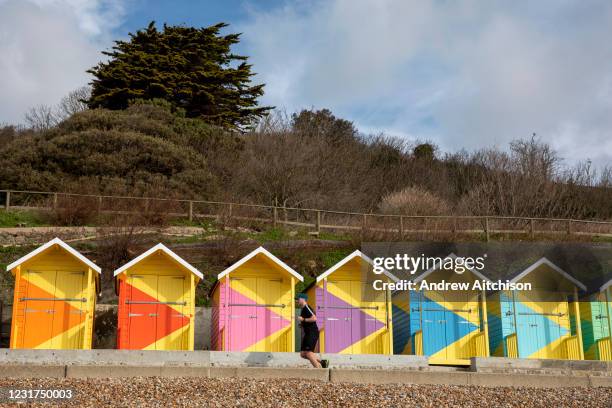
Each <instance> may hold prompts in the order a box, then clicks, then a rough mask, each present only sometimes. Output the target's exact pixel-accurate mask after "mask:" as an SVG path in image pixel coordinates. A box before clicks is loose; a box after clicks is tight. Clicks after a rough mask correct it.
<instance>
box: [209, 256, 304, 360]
mask: <svg viewBox="0 0 612 408" xmlns="http://www.w3.org/2000/svg"><path fill="white" fill-rule="evenodd" d="M217 278H218V280H217V282H216V283H215V285H214V287H213V289H212V299H213V311H212V329H211V345H212V348H213V349H214V350H223V351H268V352H271V351H291V352H292V351H295V301H294V298H295V285H296V284H297V282H302V281H303V280H304V278H303V277H302V276H301V275H300V274H299V273H297V272H296V271H294V270H293V269H292V268H290V267H289V266H288V265H286V264H285V263H284V262H283V261H281V260H280V259H278V258H277V257H276V256H274V255H272V254H271V253H270V252H268V251H267V250H266V249H264V248H262V247H259V248H257V249H256V250H254V251H253V252H251V253H249V254H248V255H247V256H245V257H244V258H242V259H241V260H239V261H238V262H236V263H235V264H233V265H232V266H230V267H229V268H227V269H226V270H224V271H223V272H221V273H220V274H219V275H218V276H217Z"/></svg>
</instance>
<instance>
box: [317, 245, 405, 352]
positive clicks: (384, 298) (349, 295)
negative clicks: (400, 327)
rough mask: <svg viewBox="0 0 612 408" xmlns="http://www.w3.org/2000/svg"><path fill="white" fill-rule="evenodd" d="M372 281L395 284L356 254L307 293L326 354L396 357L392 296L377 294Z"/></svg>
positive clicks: (383, 292)
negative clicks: (394, 351) (377, 272)
mask: <svg viewBox="0 0 612 408" xmlns="http://www.w3.org/2000/svg"><path fill="white" fill-rule="evenodd" d="M372 280H382V281H383V282H395V281H397V278H396V277H395V276H393V275H392V274H391V273H389V272H387V271H384V272H383V273H382V274H380V275H374V274H373V272H372V260H371V259H370V258H368V257H367V256H366V255H364V254H363V253H361V251H358V250H357V251H355V252H353V253H351V254H350V255H348V256H347V257H346V258H344V259H342V260H341V261H340V262H338V263H337V264H335V265H334V266H333V267H331V268H330V269H328V270H327V271H325V272H324V273H322V274H321V275H319V277H317V280H316V281H315V282H314V283H313V285H311V287H310V288H309V289H308V291H307V293H308V298H309V304H310V305H311V306H312V307H313V308H314V309H315V314H316V315H317V322H318V325H319V330H320V338H319V346H320V351H321V352H324V353H341V354H393V325H392V314H393V312H392V309H391V307H392V306H391V293H390V291H389V290H388V289H387V290H374V288H373V287H372Z"/></svg>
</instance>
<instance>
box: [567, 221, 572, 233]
mask: <svg viewBox="0 0 612 408" xmlns="http://www.w3.org/2000/svg"><path fill="white" fill-rule="evenodd" d="M567 235H572V220H567Z"/></svg>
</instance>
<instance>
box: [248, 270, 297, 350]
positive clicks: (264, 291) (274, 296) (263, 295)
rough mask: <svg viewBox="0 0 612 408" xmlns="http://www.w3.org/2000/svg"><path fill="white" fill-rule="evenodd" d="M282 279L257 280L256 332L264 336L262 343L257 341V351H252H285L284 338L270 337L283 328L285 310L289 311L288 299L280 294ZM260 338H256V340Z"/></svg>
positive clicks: (286, 348) (285, 339) (285, 343)
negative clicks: (258, 302)
mask: <svg viewBox="0 0 612 408" xmlns="http://www.w3.org/2000/svg"><path fill="white" fill-rule="evenodd" d="M282 292H283V291H282V279H281V278H277V279H271V278H258V279H257V295H258V298H259V301H260V302H261V303H260V304H258V306H257V307H256V315H257V319H256V324H257V331H258V332H259V333H263V334H262V335H263V336H266V337H265V339H264V341H259V342H258V343H257V344H258V348H257V350H254V351H287V350H288V347H287V338H286V336H280V337H279V338H276V336H271V335H272V334H273V333H276V332H278V331H279V330H281V329H282V328H283V327H284V326H285V324H284V323H285V321H286V320H285V319H284V318H283V315H285V314H286V313H284V312H285V310H289V309H290V304H289V303H288V302H287V300H288V299H286V298H284V296H283V293H282ZM259 339H260V337H259V336H258V340H259Z"/></svg>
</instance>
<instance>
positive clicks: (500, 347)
mask: <svg viewBox="0 0 612 408" xmlns="http://www.w3.org/2000/svg"><path fill="white" fill-rule="evenodd" d="M510 282H512V283H524V284H530V285H531V290H514V291H500V292H497V293H494V294H492V295H491V296H490V298H489V302H488V303H489V336H490V349H491V352H492V354H493V355H495V356H500V357H512V358H552V359H566V360H581V359H583V358H584V352H583V349H582V329H581V323H580V313H579V306H578V290H586V287H585V285H584V284H582V283H581V282H580V281H578V280H577V279H575V278H574V277H572V276H571V275H570V274H568V273H567V272H565V271H564V270H563V269H561V268H560V267H558V266H557V265H556V264H554V263H553V262H551V261H550V260H548V259H547V258H545V257H543V258H540V259H539V260H538V261H537V262H535V263H533V264H532V265H530V266H529V267H528V268H526V269H525V270H523V271H522V272H520V273H519V274H518V275H516V276H514V277H513V278H512V279H510Z"/></svg>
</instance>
